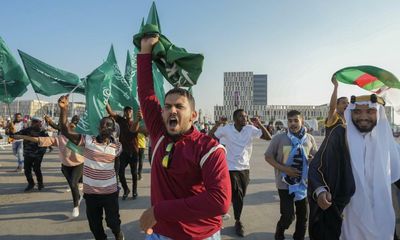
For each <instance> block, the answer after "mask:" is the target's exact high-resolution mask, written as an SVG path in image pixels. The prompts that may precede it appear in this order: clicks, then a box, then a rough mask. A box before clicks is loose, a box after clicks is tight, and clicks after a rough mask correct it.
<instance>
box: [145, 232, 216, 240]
mask: <svg viewBox="0 0 400 240" xmlns="http://www.w3.org/2000/svg"><path fill="white" fill-rule="evenodd" d="M145 240H172V239H171V238H169V237H164V236H162V235H160V234H157V233H153V234H151V235H146V238H145ZM204 240H221V231H218V232H216V233H214V235H212V236H211V237H209V238H206V239H204Z"/></svg>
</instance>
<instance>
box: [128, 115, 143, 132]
mask: <svg viewBox="0 0 400 240" xmlns="http://www.w3.org/2000/svg"><path fill="white" fill-rule="evenodd" d="M142 119H143V115H142V111H140V109H139V110H138V111H137V113H136V120H135V121H134V122H133V124H132V126H131V127H130V129H129V131H131V132H134V133H136V132H138V131H139V124H140V121H142Z"/></svg>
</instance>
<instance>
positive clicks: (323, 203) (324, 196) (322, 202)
mask: <svg viewBox="0 0 400 240" xmlns="http://www.w3.org/2000/svg"><path fill="white" fill-rule="evenodd" d="M317 203H318V206H319V207H320V208H321V209H322V210H326V209H328V208H329V207H330V206H331V205H332V195H331V194H330V193H329V192H322V193H320V194H319V195H318V199H317Z"/></svg>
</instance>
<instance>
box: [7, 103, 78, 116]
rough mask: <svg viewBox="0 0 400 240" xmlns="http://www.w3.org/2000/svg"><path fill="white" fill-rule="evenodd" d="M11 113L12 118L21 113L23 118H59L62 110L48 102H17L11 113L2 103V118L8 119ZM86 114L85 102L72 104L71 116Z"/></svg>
mask: <svg viewBox="0 0 400 240" xmlns="http://www.w3.org/2000/svg"><path fill="white" fill-rule="evenodd" d="M10 112H11V117H12V116H13V115H14V114H15V113H21V114H22V116H30V117H33V116H37V117H42V116H43V115H45V114H47V115H49V116H54V117H58V116H59V115H60V109H59V108H58V104H57V103H51V102H47V101H38V100H36V99H35V100H15V101H14V102H12V103H11V104H10V111H8V106H7V104H5V103H0V116H2V117H8V116H9V114H10ZM84 113H85V103H83V102H72V103H70V107H69V113H68V115H69V116H72V115H75V114H76V115H83V114H84Z"/></svg>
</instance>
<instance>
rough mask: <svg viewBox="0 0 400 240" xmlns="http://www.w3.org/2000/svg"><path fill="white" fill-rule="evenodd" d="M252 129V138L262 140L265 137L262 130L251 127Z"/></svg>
mask: <svg viewBox="0 0 400 240" xmlns="http://www.w3.org/2000/svg"><path fill="white" fill-rule="evenodd" d="M251 128H252V132H251V136H252V137H253V138H260V137H261V136H262V135H263V133H262V131H261V129H259V128H256V127H254V126H251Z"/></svg>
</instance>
